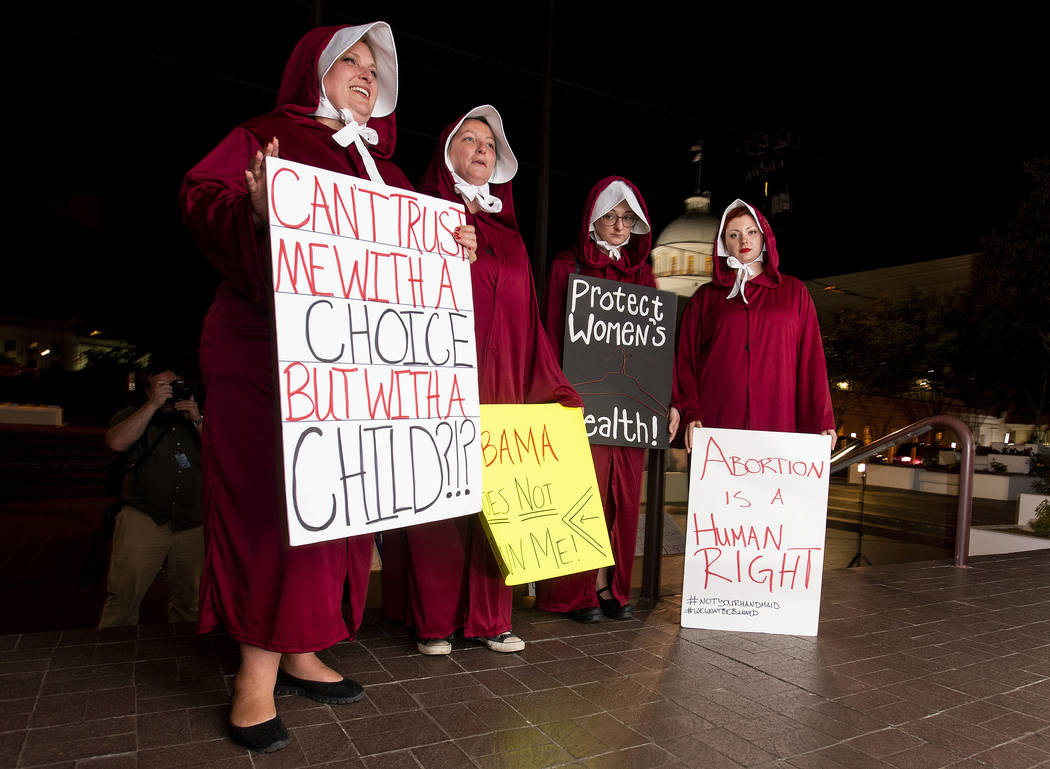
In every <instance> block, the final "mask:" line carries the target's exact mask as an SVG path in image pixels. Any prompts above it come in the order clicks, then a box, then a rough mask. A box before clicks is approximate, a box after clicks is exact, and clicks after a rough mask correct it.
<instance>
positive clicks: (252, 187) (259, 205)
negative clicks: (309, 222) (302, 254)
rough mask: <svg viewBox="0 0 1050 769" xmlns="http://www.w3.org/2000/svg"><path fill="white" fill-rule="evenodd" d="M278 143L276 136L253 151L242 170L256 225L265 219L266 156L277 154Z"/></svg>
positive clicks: (261, 223)
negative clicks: (250, 159)
mask: <svg viewBox="0 0 1050 769" xmlns="http://www.w3.org/2000/svg"><path fill="white" fill-rule="evenodd" d="M279 150H280V144H279V142H278V141H277V137H276V136H275V137H273V139H271V140H270V142H269V143H268V144H267V145H266V146H265V147H264V148H263V149H261V150H259V151H258V152H256V153H255V157H253V158H252V161H251V163H249V164H248V168H246V169H245V171H244V180H245V182H246V183H247V184H248V198H249V199H250V200H251V203H252V221H253V222H254V223H255V226H256V227H262V226H263V225H264V224H266V221H267V211H266V158H275V157H277V156H278V152H279Z"/></svg>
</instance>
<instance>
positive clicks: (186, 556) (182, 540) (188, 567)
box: [98, 505, 204, 627]
mask: <svg viewBox="0 0 1050 769" xmlns="http://www.w3.org/2000/svg"><path fill="white" fill-rule="evenodd" d="M165 563H166V564H167V571H168V592H169V593H170V597H169V599H168V622H196V621H197V594H198V593H199V592H200V585H201V570H202V568H203V567H204V530H203V528H202V527H200V526H195V527H194V528H192V529H185V530H183V531H176V532H172V530H171V524H170V523H165V524H164V525H162V526H159V525H157V523H156V522H155V521H154V520H153V519H152V518H150V517H149V516H148V515H146V514H145V513H143V512H142V511H141V510H138V509H137V508H134V507H131V506H130V505H125V506H124V507H123V508H122V509H121V511H120V513H119V514H118V515H117V525H116V528H115V530H114V532H113V555H112V557H111V558H110V561H109V577H108V578H107V580H106V589H107V590H108V591H109V596H108V597H107V598H106V605H105V606H104V607H103V608H102V619H100V620H99V623H98V626H99V627H114V626H117V625H136V624H138V621H139V606H140V605H141V604H142V599H143V597H144V596H145V595H146V591H147V590H149V587H150V585H152V584H153V581H154V580H155V579H156V578H157V574H158V573H159V572H160V568H161V566H164V565H165Z"/></svg>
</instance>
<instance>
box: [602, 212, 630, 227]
mask: <svg viewBox="0 0 1050 769" xmlns="http://www.w3.org/2000/svg"><path fill="white" fill-rule="evenodd" d="M598 218H599V219H600V220H601V221H602V223H603V224H605V225H606V226H608V227H615V226H616V222H617V221H621V222H623V226H624V227H633V226H634V223H635V222H637V221H638V217H637V216H635V215H634V214H624V215H623V216H617V215H616V214H605V215H604V216H599V217H598Z"/></svg>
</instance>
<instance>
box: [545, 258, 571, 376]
mask: <svg viewBox="0 0 1050 769" xmlns="http://www.w3.org/2000/svg"><path fill="white" fill-rule="evenodd" d="M571 272H572V265H571V264H569V262H567V261H566V260H564V259H555V260H554V264H552V265H551V272H550V276H549V277H548V278H547V292H546V294H545V295H544V297H543V328H544V330H545V331H546V332H547V339H549V340H550V343H551V349H553V350H554V356H555V358H557V360H558V361H561V359H562V355H563V350H562V346H563V345H564V344H565V292H566V291H567V290H568V286H569V274H570V273H571Z"/></svg>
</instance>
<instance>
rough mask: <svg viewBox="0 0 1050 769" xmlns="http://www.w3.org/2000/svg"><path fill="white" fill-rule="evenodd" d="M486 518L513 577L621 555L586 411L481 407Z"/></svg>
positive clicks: (543, 574) (579, 567)
mask: <svg viewBox="0 0 1050 769" xmlns="http://www.w3.org/2000/svg"><path fill="white" fill-rule="evenodd" d="M481 461H482V464H483V471H482V475H483V481H484V491H483V493H482V506H481V511H482V512H481V522H482V526H483V527H484V529H485V533H486V535H488V538H489V543H490V544H491V545H492V550H493V552H494V553H495V554H496V559H497V560H498V561H499V564H500V568H501V569H502V571H503V575H504V576H505V577H506V582H507V584H508V585H520V584H523V583H525V582H534V581H536V580H540V579H547V578H549V577H559V576H561V575H563V574H573V573H575V572H578V571H587V570H589V569H598V568H600V567H602V566H611V565H612V563H613V558H612V548H611V547H610V546H609V532H608V530H607V529H606V526H605V513H604V512H603V511H602V499H601V494H600V493H599V491H598V481H597V479H596V478H595V475H594V464H593V462H592V460H591V450H590V446H589V445H588V443H587V435H586V433H585V432H584V428H583V414H581V413H580V410H579V409H570V408H566V407H564V406H560V405H558V404H557V403H547V404H541V405H534V406H518V405H493V406H490V405H483V406H482V407H481Z"/></svg>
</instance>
